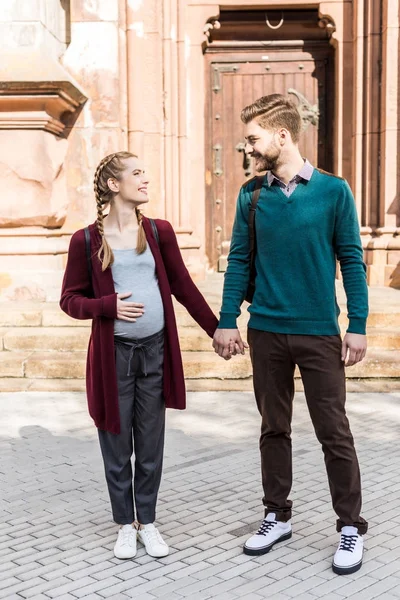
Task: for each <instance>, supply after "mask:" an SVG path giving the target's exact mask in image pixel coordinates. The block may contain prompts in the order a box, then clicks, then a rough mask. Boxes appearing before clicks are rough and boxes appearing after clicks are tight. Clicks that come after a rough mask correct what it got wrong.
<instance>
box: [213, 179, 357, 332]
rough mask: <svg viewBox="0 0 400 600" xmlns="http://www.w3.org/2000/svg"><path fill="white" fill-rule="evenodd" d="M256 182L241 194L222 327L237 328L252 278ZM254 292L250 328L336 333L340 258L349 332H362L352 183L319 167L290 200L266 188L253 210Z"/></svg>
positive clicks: (250, 308) (225, 290) (223, 305)
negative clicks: (251, 244)
mask: <svg viewBox="0 0 400 600" xmlns="http://www.w3.org/2000/svg"><path fill="white" fill-rule="evenodd" d="M254 186H255V180H252V181H250V182H248V184H246V185H244V186H243V187H242V189H241V190H240V193H239V198H238V203H237V210H236V218H235V222H234V225H233V231H232V242H231V247H230V252H229V257H228V267H227V271H226V273H225V282H224V293H223V300H222V308H221V318H220V322H219V328H227V329H234V328H236V327H237V325H236V319H237V317H238V316H239V315H240V306H241V304H242V302H243V300H244V297H245V295H246V290H247V286H248V283H249V275H250V249H249V228H248V213H249V208H250V205H251V196H252V192H253V189H254ZM256 239H257V253H256V270H257V277H256V290H255V294H254V298H253V302H252V304H251V305H250V306H249V308H248V311H249V313H250V320H249V327H251V328H253V329H260V330H262V331H270V332H275V333H288V334H303V335H336V334H338V333H339V332H340V330H339V325H338V316H339V312H340V310H339V307H338V304H337V301H336V292H335V274H336V259H337V260H338V261H339V263H340V268H341V272H342V276H343V284H344V289H345V292H346V296H347V309H348V318H349V327H348V329H347V331H348V332H351V333H361V334H365V328H366V320H367V316H368V290H367V284H366V276H365V265H364V262H363V251H362V246H361V240H360V232H359V225H358V220H357V213H356V207H355V203H354V198H353V195H352V193H351V190H350V187H349V186H348V184H347V182H346V181H345V180H343V179H341V178H339V177H335V176H333V175H330V174H328V173H324V172H323V171H319V170H317V169H314V172H313V174H312V177H311V179H310V181H308V182H305V181H301V182H300V183H299V185H298V186H297V188H296V189H295V190H294V192H293V193H292V195H291V196H290V197H289V198H287V197H286V196H285V194H284V193H283V192H282V190H281V189H280V188H279V186H277V185H272V186H271V187H268V184H267V182H265V183H264V186H263V188H262V190H261V194H260V199H259V202H258V205H257V211H256Z"/></svg>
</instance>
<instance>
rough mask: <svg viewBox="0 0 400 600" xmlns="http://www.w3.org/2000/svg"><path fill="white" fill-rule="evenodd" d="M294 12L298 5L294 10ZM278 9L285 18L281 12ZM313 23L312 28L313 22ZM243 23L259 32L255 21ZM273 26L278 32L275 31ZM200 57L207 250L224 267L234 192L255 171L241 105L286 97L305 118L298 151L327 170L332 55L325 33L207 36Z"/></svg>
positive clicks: (330, 145) (300, 24)
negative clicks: (249, 37)
mask: <svg viewBox="0 0 400 600" xmlns="http://www.w3.org/2000/svg"><path fill="white" fill-rule="evenodd" d="M255 12H256V11H252V13H255ZM288 12H289V11H288ZM295 12H296V11H290V13H295ZM300 12H301V11H297V15H298V13H300ZM304 12H307V13H308V14H307V17H308V18H309V14H310V13H312V12H313V11H304ZM235 14H236V13H235ZM243 14H245V13H243ZM280 14H282V15H283V16H282V17H281V18H283V19H284V13H280ZM286 16H287V15H286ZM230 18H231V19H232V17H230ZM252 18H253V19H254V18H255V17H252ZM243 22H246V21H245V19H242V20H241V21H240V23H241V27H242V30H241V31H240V29H239V32H238V28H237V27H236V28H235V29H234V30H233V29H232V33H231V35H234V36H235V37H239V36H240V35H242V37H243V36H244V32H243ZM277 22H279V19H277ZM296 22H297V24H298V25H297V27H298V28H299V29H301V31H298V34H300V33H301V34H304V33H305V31H306V28H305V27H304V23H303V22H302V20H301V18H300V19H299V18H298V19H297V21H296V18H295V15H292V19H291V24H292V25H291V29H290V34H291V35H292V36H295V37H296V31H295V29H294V27H295V26H296V25H295V24H296ZM315 26H316V27H318V21H317V20H316V22H315ZM288 28H289V26H288ZM228 29H229V26H228V25H227V26H224V22H222V26H221V29H220V30H221V34H220V37H221V36H222V32H223V31H224V36H225V37H226V36H229V33H228ZM249 29H250V31H251V32H252V34H253V35H254V37H257V34H256V29H255V27H254V24H253V26H252V27H249ZM271 31H274V36H275V37H276V36H277V30H271ZM320 31H321V30H320ZM286 35H287V33H286ZM213 36H215V33H214V32H213ZM283 37H284V36H283ZM320 37H321V34H320ZM205 62H206V79H207V83H208V93H207V98H206V126H207V132H206V202H207V214H206V218H207V254H208V258H209V262H210V265H211V266H212V267H213V268H215V269H218V270H220V271H224V270H225V268H226V258H227V255H228V252H229V245H230V236H231V231H232V226H233V221H234V216H235V208H236V198H237V194H238V192H239V189H240V186H241V185H242V184H243V183H244V182H245V181H246V179H249V178H251V177H252V176H253V175H254V173H253V167H252V164H251V161H249V160H248V159H247V158H246V156H245V154H244V143H243V141H244V126H243V124H242V122H241V120H240V112H241V109H242V108H243V107H244V106H246V105H248V104H251V103H252V102H253V101H254V100H256V99H257V98H259V97H260V96H264V95H267V94H271V93H281V94H285V95H290V96H291V97H292V98H293V100H294V101H295V102H296V103H297V104H298V106H299V110H300V113H301V114H302V117H303V123H304V131H303V134H302V137H301V141H300V150H301V152H302V154H303V156H305V157H307V158H308V159H309V160H310V161H311V163H312V164H314V165H315V166H318V167H320V168H323V169H325V170H328V171H331V170H332V166H333V139H332V138H333V136H332V131H333V123H332V120H333V114H334V111H333V108H334V107H333V98H334V93H333V85H334V83H333V56H332V47H331V46H330V45H329V41H328V39H327V36H326V39H318V38H317V39H310V40H304V39H303V40H301V39H299V37H298V35H297V39H282V40H279V39H274V40H269V42H262V41H257V40H256V41H253V42H252V41H248V40H247V41H246V40H243V39H242V40H237V41H232V42H229V40H226V39H220V40H218V39H213V43H212V44H210V45H209V47H208V48H207V50H206V55H205Z"/></svg>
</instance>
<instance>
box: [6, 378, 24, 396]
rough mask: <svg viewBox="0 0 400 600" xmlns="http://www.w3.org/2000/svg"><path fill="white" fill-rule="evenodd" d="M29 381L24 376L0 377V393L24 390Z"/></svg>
mask: <svg viewBox="0 0 400 600" xmlns="http://www.w3.org/2000/svg"><path fill="white" fill-rule="evenodd" d="M29 385H30V382H29V380H28V379H25V378H24V377H0V393H4V392H26V391H27V390H28V389H29Z"/></svg>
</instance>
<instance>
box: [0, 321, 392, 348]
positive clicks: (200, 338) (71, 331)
mask: <svg viewBox="0 0 400 600" xmlns="http://www.w3.org/2000/svg"><path fill="white" fill-rule="evenodd" d="M245 333H246V330H245V329H244V328H242V334H243V337H244V338H245ZM89 335H90V328H89V327H76V328H74V327H9V328H5V327H4V328H2V329H0V349H4V350H8V351H29V350H31V351H37V350H43V351H50V350H54V351H56V352H75V351H77V352H79V351H84V350H86V349H87V346H88V340H89ZM179 338H180V343H181V349H182V351H201V352H209V351H210V349H211V343H212V342H211V339H210V338H209V337H208V335H206V334H205V333H204V332H203V331H202V329H200V327H198V326H197V325H195V326H194V327H191V326H179ZM368 344H369V347H370V348H387V349H393V350H394V349H400V328H387V329H386V328H369V329H368Z"/></svg>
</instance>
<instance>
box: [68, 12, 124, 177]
mask: <svg viewBox="0 0 400 600" xmlns="http://www.w3.org/2000/svg"><path fill="white" fill-rule="evenodd" d="M71 35H72V43H71V44H70V46H69V47H68V49H67V51H66V52H65V54H64V57H63V65H65V66H66V67H67V68H68V70H69V72H70V73H71V74H72V75H73V77H74V78H75V79H76V80H77V81H78V83H79V84H80V85H81V86H82V88H83V89H84V90H85V94H86V95H87V96H88V97H89V98H90V102H87V103H86V105H85V106H84V108H83V111H82V115H81V118H80V119H79V123H81V124H82V125H83V126H84V127H90V128H94V127H96V129H97V128H99V127H110V126H114V127H118V126H119V101H120V99H119V85H118V79H119V55H118V26H117V24H116V23H114V22H87V23H74V24H73V26H72V34H71ZM82 143H85V142H84V141H83V140H82ZM93 148H96V145H95V142H94V140H90V141H88V146H87V147H86V148H85V149H84V150H85V151H86V153H87V154H88V155H91V154H92V152H93ZM111 151H112V152H115V151H116V147H114V148H113V149H112V150H111ZM93 154H95V153H93ZM69 158H71V154H70V153H69ZM101 158H103V156H101ZM92 160H93V159H92ZM99 160H100V159H99ZM82 165H85V166H86V167H88V166H89V165H88V162H87V159H86V160H85V162H83V163H80V165H79V166H80V167H81V168H82Z"/></svg>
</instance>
